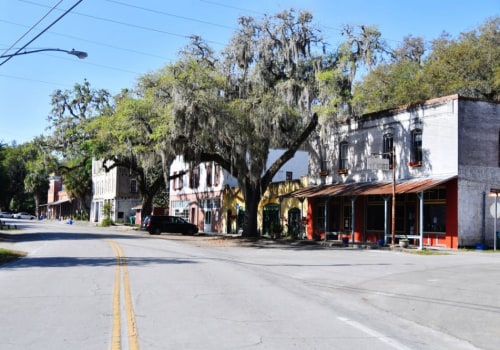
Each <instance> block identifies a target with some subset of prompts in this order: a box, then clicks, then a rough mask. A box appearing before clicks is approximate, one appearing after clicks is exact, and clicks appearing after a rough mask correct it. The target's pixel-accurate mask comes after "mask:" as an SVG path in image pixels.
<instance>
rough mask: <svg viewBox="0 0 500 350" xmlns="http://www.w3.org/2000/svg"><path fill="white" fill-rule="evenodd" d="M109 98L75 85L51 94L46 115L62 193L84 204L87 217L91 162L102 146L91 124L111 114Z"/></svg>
mask: <svg viewBox="0 0 500 350" xmlns="http://www.w3.org/2000/svg"><path fill="white" fill-rule="evenodd" d="M110 100H111V97H110V95H109V93H108V92H107V91H106V90H103V89H101V90H96V89H92V88H91V87H90V83H89V82H88V81H86V80H85V81H84V82H83V84H75V86H74V87H73V89H71V90H65V91H61V90H57V91H55V92H54V93H53V94H52V111H51V114H50V115H49V118H48V120H49V123H50V127H49V128H50V129H51V130H52V135H51V137H50V139H49V140H47V146H48V147H49V148H50V149H51V151H52V152H53V154H54V155H55V157H56V159H57V160H58V167H57V172H58V173H60V174H62V176H63V179H64V184H65V189H66V191H67V192H68V194H70V196H72V197H74V198H78V199H79V200H80V202H81V203H82V204H83V209H84V210H85V211H86V212H87V213H88V211H89V207H90V201H89V200H90V196H91V193H92V191H91V188H92V187H91V159H92V156H93V155H94V154H95V152H96V151H97V149H98V148H99V146H102V143H100V142H98V140H97V139H96V132H95V131H96V130H95V129H93V128H92V127H91V125H92V122H93V120H95V119H96V118H97V117H99V116H102V115H109V114H110V113H112V110H113V106H112V105H111V102H110Z"/></svg>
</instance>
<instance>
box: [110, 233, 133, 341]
mask: <svg viewBox="0 0 500 350" xmlns="http://www.w3.org/2000/svg"><path fill="white" fill-rule="evenodd" d="M106 241H108V243H109V244H110V245H111V246H112V247H113V251H114V252H115V257H116V270H115V288H114V290H113V331H112V336H111V350H121V289H122V288H121V277H122V270H123V293H124V300H125V313H126V319H127V327H128V347H129V350H139V349H140V348H139V338H138V334H137V327H136V323H135V314H134V308H133V305H132V296H131V293H130V278H129V273H128V266H127V259H126V257H125V253H124V252H123V249H122V247H120V245H119V244H118V243H116V242H114V241H113V240H111V239H107V240H106Z"/></svg>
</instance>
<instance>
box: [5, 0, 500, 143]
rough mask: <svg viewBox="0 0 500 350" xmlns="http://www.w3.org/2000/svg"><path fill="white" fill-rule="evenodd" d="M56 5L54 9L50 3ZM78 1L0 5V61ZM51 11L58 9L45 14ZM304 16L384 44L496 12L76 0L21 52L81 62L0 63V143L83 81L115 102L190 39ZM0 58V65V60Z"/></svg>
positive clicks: (219, 39)
mask: <svg viewBox="0 0 500 350" xmlns="http://www.w3.org/2000/svg"><path fill="white" fill-rule="evenodd" d="M58 3H59V4H58ZM75 3H77V0H0V33H1V35H0V53H1V54H2V55H4V54H7V53H13V52H15V49H13V50H11V51H9V52H5V50H7V49H8V48H9V47H11V46H12V45H13V44H14V43H16V41H17V40H18V39H20V38H21V37H23V35H25V34H26V33H27V32H28V30H29V29H30V28H31V27H33V26H34V25H35V24H36V23H37V22H39V21H40V20H41V19H42V18H43V20H42V21H41V22H40V23H39V24H38V25H37V26H36V27H35V28H34V30H32V31H30V32H29V33H28V34H26V35H25V36H24V38H23V39H22V40H20V41H19V42H18V43H17V44H16V45H14V48H20V47H22V46H23V45H24V44H26V43H27V42H29V41H30V40H31V39H32V38H34V37H35V36H36V35H38V33H40V32H41V31H42V30H44V29H45V28H46V27H47V26H49V25H50V24H51V23H52V22H54V21H55V20H56V19H57V18H58V17H59V16H61V15H62V14H63V12H64V11H65V10H67V9H69V8H70V7H71V6H73V5H74V4H75ZM56 4H58V6H57V9H55V10H53V11H51V12H49V11H50V10H51V8H52V7H53V6H54V5H56ZM289 8H294V9H307V10H310V11H311V12H312V13H313V15H314V18H315V21H316V22H317V24H318V25H319V27H320V28H321V29H322V31H323V35H324V37H325V38H326V40H327V41H328V42H329V43H330V44H331V45H333V46H335V45H336V44H338V43H339V42H340V40H341V38H340V35H339V31H340V28H342V27H343V25H345V24H351V25H359V24H364V25H377V26H378V28H379V30H380V31H381V32H382V36H383V38H384V39H386V40H387V42H388V43H389V45H391V46H393V47H394V46H396V45H397V44H398V42H401V41H402V39H403V37H405V36H407V35H410V34H411V35H412V36H421V37H423V38H424V39H425V40H426V41H431V40H433V39H436V38H437V37H439V35H440V34H441V33H442V32H443V31H446V32H448V33H450V34H451V35H452V36H453V37H456V36H457V35H458V34H459V33H461V32H464V31H470V30H473V29H475V28H477V27H478V26H479V25H481V24H482V23H484V22H485V21H486V19H488V18H491V17H493V16H499V15H500V0H476V1H473V2H470V1H457V0H433V1H429V0H420V1H407V0H350V1H345V0H343V1H340V0H309V1H305V0H279V1H274V0H253V1H250V0H248V1H235V0H234V1H231V0H183V1H179V0H175V1H171V0H144V1H134V0H84V1H83V2H81V3H80V4H79V5H78V6H76V7H75V9H74V10H73V11H71V12H70V13H69V14H67V15H66V16H64V17H63V18H62V19H61V20H59V21H58V22H57V23H56V24H54V25H53V26H52V27H51V28H50V29H49V30H48V31H46V32H45V33H44V34H42V35H41V36H40V37H39V38H38V39H36V40H35V41H34V42H33V43H32V44H30V45H29V46H28V47H27V49H28V50H29V49H32V50H33V49H40V48H60V49H64V50H71V49H73V48H74V49H76V50H82V51H86V52H88V55H89V56H88V57H87V58H86V59H84V60H80V59H78V58H76V57H74V56H70V55H67V54H65V53H62V52H41V53H33V54H27V55H22V56H16V57H13V58H12V59H11V60H9V61H8V62H6V63H4V64H3V65H0V96H1V97H0V142H3V143H8V144H10V143H11V142H12V141H14V140H15V141H16V142H17V143H23V142H27V141H30V140H32V139H33V138H34V137H35V136H37V135H40V134H44V133H46V128H47V126H48V122H47V116H48V115H49V113H50V109H51V104H50V95H51V94H52V93H53V92H54V91H55V90H57V89H61V90H67V89H71V88H72V87H73V86H74V84H76V83H82V82H83V81H84V79H87V80H88V81H89V82H90V84H91V87H92V88H95V89H106V90H108V91H110V92H111V93H112V94H113V95H114V94H116V93H118V92H119V91H120V90H121V89H123V88H133V87H134V85H135V83H136V81H137V78H138V77H140V76H141V75H144V74H146V73H148V72H151V71H155V70H157V69H159V68H161V67H162V66H163V65H165V64H167V63H169V62H172V61H175V60H176V58H177V52H178V51H179V49H181V48H182V47H184V46H185V45H186V44H187V43H188V42H189V39H188V37H189V36H190V35H193V34H195V35H201V36H202V37H203V38H205V39H206V40H208V41H209V42H210V43H211V45H212V47H213V48H214V49H215V50H217V51H219V50H222V49H223V48H224V46H225V44H226V43H227V42H228V40H229V38H230V36H231V34H232V33H233V32H234V29H235V28H236V26H237V18H238V17H240V16H254V17H257V18H260V17H262V16H263V15H264V14H274V13H276V12H278V11H281V10H284V9H289ZM3 60H4V59H0V63H1V62H2V61H3Z"/></svg>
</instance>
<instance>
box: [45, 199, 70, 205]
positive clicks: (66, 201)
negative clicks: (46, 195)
mask: <svg viewBox="0 0 500 350" xmlns="http://www.w3.org/2000/svg"><path fill="white" fill-rule="evenodd" d="M68 202H71V200H70V199H61V200H58V201H56V202H52V203H47V204H46V205H48V206H51V205H59V204H63V203H68Z"/></svg>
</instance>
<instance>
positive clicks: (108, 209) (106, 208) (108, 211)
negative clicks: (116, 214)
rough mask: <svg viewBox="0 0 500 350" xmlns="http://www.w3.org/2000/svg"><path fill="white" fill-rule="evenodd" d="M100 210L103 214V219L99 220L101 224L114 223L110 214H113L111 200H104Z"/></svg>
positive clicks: (105, 225) (108, 224) (104, 225)
mask: <svg viewBox="0 0 500 350" xmlns="http://www.w3.org/2000/svg"><path fill="white" fill-rule="evenodd" d="M102 212H103V214H104V219H102V221H101V226H103V227H108V226H112V225H114V222H113V219H111V215H112V214H113V206H112V204H111V202H105V203H104V204H103V206H102Z"/></svg>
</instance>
